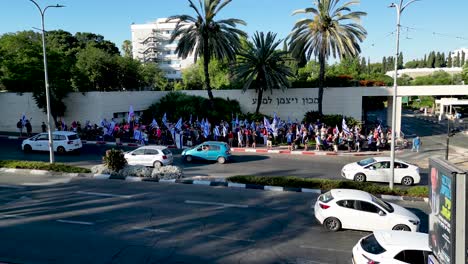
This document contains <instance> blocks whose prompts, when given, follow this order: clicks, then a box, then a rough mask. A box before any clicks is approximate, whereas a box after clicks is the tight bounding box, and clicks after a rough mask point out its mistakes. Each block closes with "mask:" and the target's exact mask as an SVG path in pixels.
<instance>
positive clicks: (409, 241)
mask: <svg viewBox="0 0 468 264" xmlns="http://www.w3.org/2000/svg"><path fill="white" fill-rule="evenodd" d="M374 236H375V239H377V241H378V242H379V244H380V245H382V247H383V248H385V249H390V248H405V249H413V250H425V251H430V248H429V236H428V234H426V233H419V232H408V231H390V230H379V231H374Z"/></svg>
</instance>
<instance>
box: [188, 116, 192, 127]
mask: <svg viewBox="0 0 468 264" xmlns="http://www.w3.org/2000/svg"><path fill="white" fill-rule="evenodd" d="M189 124H190V125H191V124H192V114H190V120H189Z"/></svg>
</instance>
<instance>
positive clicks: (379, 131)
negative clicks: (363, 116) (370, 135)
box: [377, 125, 382, 134]
mask: <svg viewBox="0 0 468 264" xmlns="http://www.w3.org/2000/svg"><path fill="white" fill-rule="evenodd" d="M377 132H378V133H379V134H380V133H382V128H381V127H380V125H379V126H378V127H377Z"/></svg>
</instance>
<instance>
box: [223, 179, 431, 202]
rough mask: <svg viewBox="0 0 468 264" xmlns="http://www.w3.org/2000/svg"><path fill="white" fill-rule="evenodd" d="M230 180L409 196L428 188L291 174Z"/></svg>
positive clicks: (423, 195) (426, 194)
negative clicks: (396, 186) (391, 187)
mask: <svg viewBox="0 0 468 264" xmlns="http://www.w3.org/2000/svg"><path fill="white" fill-rule="evenodd" d="M227 180H228V181H230V182H235V183H244V184H257V185H269V186H280V187H295V188H310V189H321V190H322V191H328V190H331V189H337V188H339V189H356V190H362V191H365V192H368V193H372V194H388V195H401V196H411V197H427V196H428V193H429V189H428V187H427V186H413V187H410V188H406V189H400V188H394V189H393V190H390V188H388V187H386V186H382V185H377V184H373V183H369V182H354V181H348V180H329V179H310V178H299V177H293V176H287V177H268V176H250V175H247V176H245V175H240V176H233V177H229V178H227Z"/></svg>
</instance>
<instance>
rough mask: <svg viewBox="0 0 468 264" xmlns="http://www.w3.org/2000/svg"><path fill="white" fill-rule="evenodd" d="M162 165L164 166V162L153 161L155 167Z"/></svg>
mask: <svg viewBox="0 0 468 264" xmlns="http://www.w3.org/2000/svg"><path fill="white" fill-rule="evenodd" d="M162 166H163V164H162V163H161V162H160V161H155V162H154V163H153V167H155V168H161V167H162Z"/></svg>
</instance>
